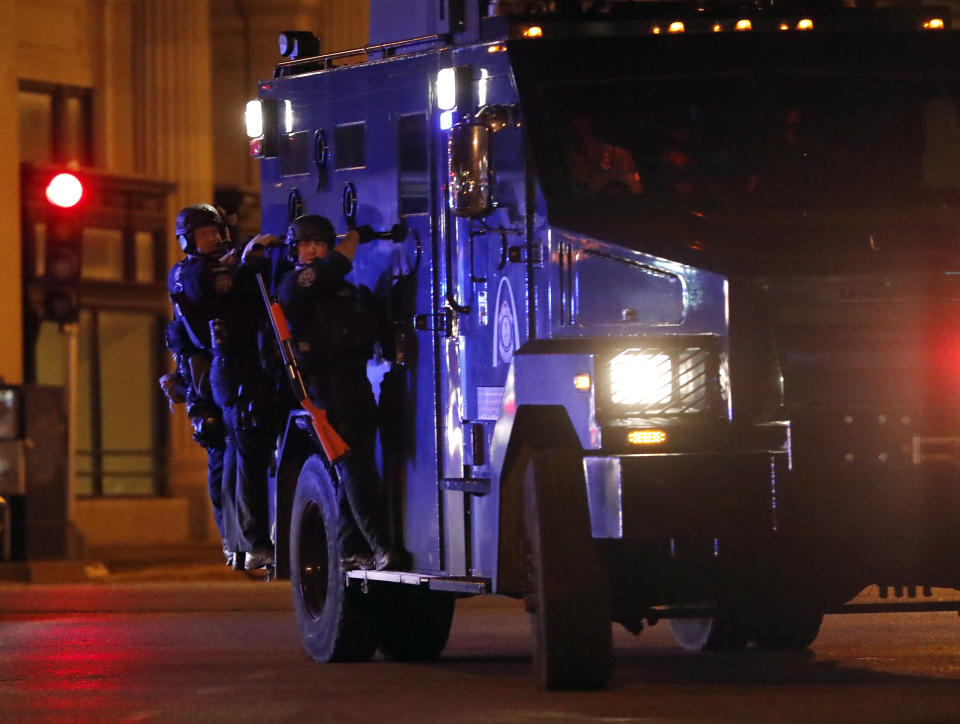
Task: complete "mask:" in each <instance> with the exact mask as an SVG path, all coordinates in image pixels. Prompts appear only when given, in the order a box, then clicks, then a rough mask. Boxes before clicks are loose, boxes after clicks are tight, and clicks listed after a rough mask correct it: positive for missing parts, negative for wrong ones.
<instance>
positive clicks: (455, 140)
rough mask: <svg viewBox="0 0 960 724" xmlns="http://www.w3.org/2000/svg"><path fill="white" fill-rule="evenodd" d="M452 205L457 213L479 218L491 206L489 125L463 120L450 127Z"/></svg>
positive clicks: (448, 153) (451, 207) (466, 216)
mask: <svg viewBox="0 0 960 724" xmlns="http://www.w3.org/2000/svg"><path fill="white" fill-rule="evenodd" d="M447 158H448V159H449V171H450V173H449V176H450V178H449V188H450V191H449V193H450V209H451V210H452V211H453V213H454V214H456V215H457V216H462V217H465V218H477V217H479V216H483V215H485V214H486V213H487V212H488V211H489V210H490V129H489V128H488V127H487V126H486V125H485V124H483V123H478V122H476V121H464V122H462V123H457V124H456V125H454V126H453V128H451V129H450V138H449V140H448V141H447Z"/></svg>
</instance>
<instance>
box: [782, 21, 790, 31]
mask: <svg viewBox="0 0 960 724" xmlns="http://www.w3.org/2000/svg"><path fill="white" fill-rule="evenodd" d="M780 29H781V30H789V29H790V26H789V25H787V24H786V23H780Z"/></svg>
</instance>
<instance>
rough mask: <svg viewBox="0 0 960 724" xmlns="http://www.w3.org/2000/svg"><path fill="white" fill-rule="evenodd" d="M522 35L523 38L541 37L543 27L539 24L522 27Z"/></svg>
mask: <svg viewBox="0 0 960 724" xmlns="http://www.w3.org/2000/svg"><path fill="white" fill-rule="evenodd" d="M523 37H525V38H542V37H543V28H541V27H540V26H539V25H531V26H530V27H529V28H524V29H523Z"/></svg>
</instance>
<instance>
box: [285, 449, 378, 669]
mask: <svg viewBox="0 0 960 724" xmlns="http://www.w3.org/2000/svg"><path fill="white" fill-rule="evenodd" d="M333 486H334V483H333V480H332V479H331V477H330V472H329V471H328V470H327V467H326V465H325V464H324V462H323V460H321V459H320V458H319V457H318V456H316V455H314V456H313V457H311V458H310V459H308V460H307V462H306V463H304V465H303V468H302V469H301V471H300V477H299V479H298V480H297V490H296V493H295V494H294V497H293V513H292V518H291V521H290V579H291V584H292V588H293V607H294V610H295V612H296V616H297V625H298V626H299V628H300V637H301V639H302V641H303V647H304V648H305V649H306V650H307V653H308V654H310V656H311V657H312V658H313V659H314V660H315V661H321V662H333V661H368V660H369V659H370V658H371V657H372V656H373V654H374V652H375V651H376V649H377V642H376V636H375V633H374V630H373V627H372V626H371V623H370V618H371V616H370V613H371V612H370V603H369V601H368V600H366V597H365V596H364V595H363V594H362V593H361V592H360V591H358V590H357V589H356V588H354V587H352V586H347V585H346V583H347V582H346V579H345V577H344V574H343V573H341V572H340V571H339V569H338V567H337V566H338V563H339V550H338V546H337V529H338V526H339V521H338V518H337V505H336V496H335V493H334V487H333Z"/></svg>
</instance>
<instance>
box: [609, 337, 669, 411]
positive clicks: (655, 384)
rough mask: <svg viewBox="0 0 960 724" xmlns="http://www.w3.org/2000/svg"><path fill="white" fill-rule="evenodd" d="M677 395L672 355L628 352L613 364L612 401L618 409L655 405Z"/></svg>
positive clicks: (611, 371) (611, 367)
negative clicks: (674, 393)
mask: <svg viewBox="0 0 960 724" xmlns="http://www.w3.org/2000/svg"><path fill="white" fill-rule="evenodd" d="M671 394H673V365H672V363H671V361H670V357H669V355H666V354H662V353H657V352H640V351H637V350H628V351H626V352H621V353H620V354H618V355H617V356H616V357H614V358H613V359H612V360H610V401H611V402H613V404H615V405H629V406H634V405H644V406H646V405H652V404H655V403H657V402H660V401H662V400H667V399H669V398H670V395H671Z"/></svg>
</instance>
